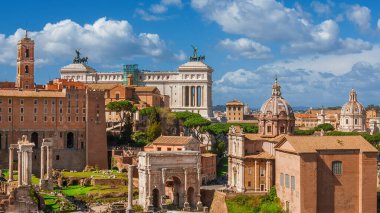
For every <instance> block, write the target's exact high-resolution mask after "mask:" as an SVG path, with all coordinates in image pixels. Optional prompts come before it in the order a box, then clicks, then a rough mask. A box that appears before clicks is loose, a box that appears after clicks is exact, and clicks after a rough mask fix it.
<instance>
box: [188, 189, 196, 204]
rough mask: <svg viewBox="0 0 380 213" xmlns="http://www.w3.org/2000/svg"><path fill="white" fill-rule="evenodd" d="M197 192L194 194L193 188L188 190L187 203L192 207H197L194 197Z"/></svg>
mask: <svg viewBox="0 0 380 213" xmlns="http://www.w3.org/2000/svg"><path fill="white" fill-rule="evenodd" d="M194 194H195V192H194V188H193V187H191V186H190V187H189V188H188V189H187V202H188V203H189V204H190V206H191V207H195V204H196V203H195V199H194V196H195V195H194Z"/></svg>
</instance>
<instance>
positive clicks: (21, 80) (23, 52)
mask: <svg viewBox="0 0 380 213" xmlns="http://www.w3.org/2000/svg"><path fill="white" fill-rule="evenodd" d="M16 87H17V88H21V89H33V88H34V41H33V40H32V39H30V38H28V32H26V33H25V37H24V38H23V39H21V40H20V41H19V42H18V43H17V78H16Z"/></svg>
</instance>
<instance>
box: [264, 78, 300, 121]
mask: <svg viewBox="0 0 380 213" xmlns="http://www.w3.org/2000/svg"><path fill="white" fill-rule="evenodd" d="M260 112H261V114H272V115H280V114H284V113H285V115H286V116H290V117H294V114H293V109H292V107H291V106H290V105H289V103H288V102H287V101H286V100H285V99H284V98H283V97H282V96H281V86H280V85H279V84H278V82H277V79H276V81H275V83H274V84H273V87H272V97H270V98H269V99H268V100H267V101H265V103H264V104H263V105H262V106H261V109H260ZM281 112H283V113H281Z"/></svg>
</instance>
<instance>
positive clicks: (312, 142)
mask: <svg viewBox="0 0 380 213" xmlns="http://www.w3.org/2000/svg"><path fill="white" fill-rule="evenodd" d="M285 138H286V140H283V141H282V142H281V143H279V144H277V145H276V146H275V148H276V149H278V150H284V149H282V148H281V146H282V145H283V144H284V143H285V142H286V141H287V142H289V143H290V145H291V147H292V148H293V149H294V150H289V149H287V150H288V151H293V152H297V153H314V152H317V151H318V150H355V149H356V150H358V149H359V150H360V151H362V152H377V149H375V148H374V147H373V146H372V145H371V144H370V143H368V141H366V140H365V139H364V138H363V137H362V136H286V137H285ZM285 151H286V150H285Z"/></svg>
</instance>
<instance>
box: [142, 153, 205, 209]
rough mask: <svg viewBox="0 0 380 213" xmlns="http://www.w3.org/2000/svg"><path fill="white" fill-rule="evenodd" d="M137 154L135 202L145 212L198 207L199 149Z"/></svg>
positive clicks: (200, 207) (199, 204)
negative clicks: (171, 207)
mask: <svg viewBox="0 0 380 213" xmlns="http://www.w3.org/2000/svg"><path fill="white" fill-rule="evenodd" d="M138 156H139V164H138V171H139V204H140V205H141V206H143V207H144V210H145V211H158V210H163V209H166V208H167V207H168V206H173V207H176V208H183V209H184V210H187V211H189V210H195V209H196V210H201V209H202V202H201V201H200V196H201V195H200V184H201V154H200V152H197V151H173V152H161V151H157V152H140V153H139V155H138Z"/></svg>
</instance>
